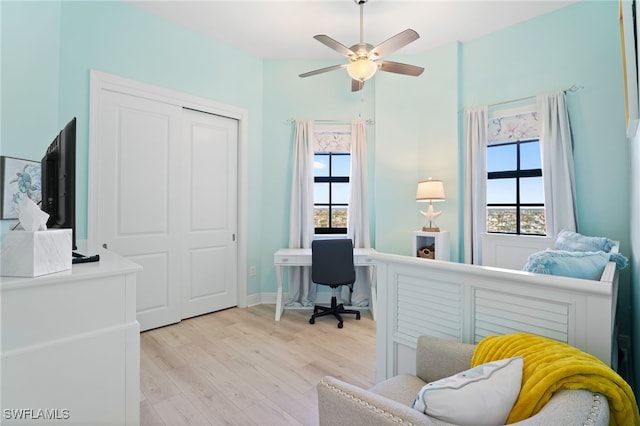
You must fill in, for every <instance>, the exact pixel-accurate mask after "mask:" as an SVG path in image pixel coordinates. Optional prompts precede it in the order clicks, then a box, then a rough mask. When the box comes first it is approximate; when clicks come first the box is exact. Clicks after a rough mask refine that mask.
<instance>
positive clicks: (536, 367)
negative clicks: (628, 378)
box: [471, 333, 640, 426]
mask: <svg viewBox="0 0 640 426" xmlns="http://www.w3.org/2000/svg"><path fill="white" fill-rule="evenodd" d="M514 356H522V357H523V359H524V366H523V371H522V388H521V390H520V395H519V396H518V399H517V400H516V402H515V404H514V405H513V408H512V409H511V414H509V418H508V419H507V423H515V422H518V421H521V420H524V419H527V418H529V417H531V416H533V415H535V414H536V413H537V412H538V411H540V410H541V409H542V407H543V406H544V405H545V404H546V403H547V401H549V399H550V398H551V396H552V395H553V393H554V392H555V391H557V390H560V389H588V390H590V391H592V392H597V393H600V394H602V395H604V396H606V397H607V399H608V401H609V410H610V421H609V423H610V424H612V425H619V426H627V425H640V415H639V414H638V405H637V404H636V399H635V396H634V394H633V391H632V390H631V387H630V386H629V385H628V384H627V382H625V381H624V380H623V379H622V378H621V377H620V376H619V375H618V374H617V373H616V372H615V371H613V370H612V369H611V368H609V367H608V366H607V365H606V364H605V363H603V362H602V361H600V360H599V359H598V358H596V357H595V356H593V355H590V354H587V353H585V352H582V351H581V350H579V349H576V348H574V347H572V346H569V345H567V344H565V343H561V342H558V341H556V340H552V339H548V338H545V337H540V336H535V335H532V334H526V333H516V334H508V335H504V336H489V337H486V338H484V339H482V340H481V341H480V343H478V345H477V347H476V349H475V352H474V354H473V358H472V360H471V366H472V367H475V366H477V365H480V364H484V363H486V362H489V361H495V360H499V359H505V358H511V357H514Z"/></svg>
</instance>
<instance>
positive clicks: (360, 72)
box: [347, 58, 378, 81]
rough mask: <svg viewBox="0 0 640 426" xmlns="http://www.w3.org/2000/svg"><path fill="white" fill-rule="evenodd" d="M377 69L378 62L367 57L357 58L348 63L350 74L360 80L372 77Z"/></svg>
mask: <svg viewBox="0 0 640 426" xmlns="http://www.w3.org/2000/svg"><path fill="white" fill-rule="evenodd" d="M377 70H378V64H377V63H375V62H373V61H371V60H369V59H367V58H360V59H356V60H355V61H351V62H350V63H349V65H347V72H348V73H349V76H351V78H352V79H354V80H358V81H365V80H368V79H370V78H371V77H373V75H374V74H375V73H376V71H377Z"/></svg>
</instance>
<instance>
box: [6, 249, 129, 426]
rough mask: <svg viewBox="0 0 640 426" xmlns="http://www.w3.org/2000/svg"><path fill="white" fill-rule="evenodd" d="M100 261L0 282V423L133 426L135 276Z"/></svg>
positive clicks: (124, 265) (122, 265)
mask: <svg viewBox="0 0 640 426" xmlns="http://www.w3.org/2000/svg"><path fill="white" fill-rule="evenodd" d="M81 252H82V253H83V254H92V255H93V254H96V253H99V254H100V257H101V258H100V261H99V262H95V263H84V264H76V265H73V268H72V269H71V270H68V271H64V272H59V273H55V274H50V275H43V276H40V277H36V278H12V277H2V278H0V289H1V293H2V294H1V297H2V302H1V311H0V318H1V332H2V335H1V339H2V347H1V352H0V355H1V357H2V364H1V370H0V377H1V381H2V393H1V396H2V399H1V401H0V402H1V410H0V416H1V418H0V423H2V424H33V423H42V422H43V421H44V422H45V423H46V422H47V421H46V420H45V419H58V422H62V423H64V424H73V425H76V424H77V425H88V424H104V425H136V424H139V423H140V326H139V324H138V322H137V321H136V273H137V272H138V271H141V270H142V268H141V267H140V266H139V265H137V264H135V263H133V262H131V261H129V260H127V259H124V258H122V257H120V256H118V255H116V254H114V253H111V252H109V251H107V250H101V251H98V250H94V251H90V252H86V251H84V250H81Z"/></svg>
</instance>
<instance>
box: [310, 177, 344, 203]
mask: <svg viewBox="0 0 640 426" xmlns="http://www.w3.org/2000/svg"><path fill="white" fill-rule="evenodd" d="M314 200H315V199H314ZM316 202H317V201H316ZM348 203H349V184H348V183H340V182H334V183H332V184H331V204H348Z"/></svg>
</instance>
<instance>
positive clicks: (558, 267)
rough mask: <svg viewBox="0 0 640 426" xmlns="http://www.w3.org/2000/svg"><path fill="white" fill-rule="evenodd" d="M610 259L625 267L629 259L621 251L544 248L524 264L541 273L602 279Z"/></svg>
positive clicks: (525, 266) (621, 267) (527, 267)
mask: <svg viewBox="0 0 640 426" xmlns="http://www.w3.org/2000/svg"><path fill="white" fill-rule="evenodd" d="M609 261H614V262H616V266H617V268H618V269H624V268H625V267H626V266H627V264H628V260H627V258H626V257H624V256H623V255H621V254H619V253H605V252H603V251H597V252H582V251H565V250H550V249H547V250H544V251H539V252H537V253H533V254H532V255H531V256H529V258H528V259H527V264H526V265H524V269H523V270H524V271H527V272H536V273H539V274H549V275H561V276H565V277H572V278H583V279H587V280H600V277H601V276H602V272H603V271H604V267H605V266H606V265H607V263H608V262H609Z"/></svg>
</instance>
